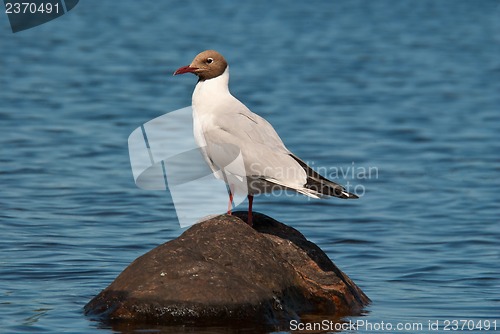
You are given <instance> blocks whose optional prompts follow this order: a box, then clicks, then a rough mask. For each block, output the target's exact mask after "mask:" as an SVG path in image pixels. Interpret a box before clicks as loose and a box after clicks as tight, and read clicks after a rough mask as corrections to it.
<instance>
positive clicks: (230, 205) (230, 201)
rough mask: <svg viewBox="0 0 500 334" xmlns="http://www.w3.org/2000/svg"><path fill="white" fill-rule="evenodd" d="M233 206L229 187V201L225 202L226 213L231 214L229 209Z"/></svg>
mask: <svg viewBox="0 0 500 334" xmlns="http://www.w3.org/2000/svg"><path fill="white" fill-rule="evenodd" d="M232 208H233V192H232V191H231V187H229V203H228V204H227V214H228V215H231V209H232Z"/></svg>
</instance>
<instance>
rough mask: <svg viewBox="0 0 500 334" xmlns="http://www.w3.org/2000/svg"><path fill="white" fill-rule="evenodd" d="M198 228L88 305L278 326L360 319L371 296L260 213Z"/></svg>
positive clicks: (162, 319) (119, 312)
mask: <svg viewBox="0 0 500 334" xmlns="http://www.w3.org/2000/svg"><path fill="white" fill-rule="evenodd" d="M253 219H254V226H253V227H250V226H248V225H247V224H246V223H245V222H244V221H246V213H242V212H236V213H234V215H233V216H229V215H221V216H218V217H215V218H212V219H210V220H207V221H205V222H202V223H199V224H196V225H194V226H192V227H191V228H189V229H188V230H187V231H185V232H184V233H183V234H182V235H180V236H179V237H178V238H176V239H174V240H172V241H169V242H166V243H164V244H162V245H160V246H158V247H156V248H155V249H153V250H151V251H150V252H148V253H146V254H144V255H143V256H141V257H139V258H137V259H136V260H135V261H134V262H133V263H132V264H130V265H129V266H128V267H127V268H126V269H125V270H124V271H123V272H122V273H121V274H120V275H119V276H118V277H117V278H116V279H115V280H114V281H113V283H111V284H110V285H109V286H108V287H107V288H106V289H104V290H103V291H102V292H101V293H99V294H98V295H97V296H96V297H95V298H94V299H92V300H91V301H90V302H89V303H88V304H87V305H86V306H85V313H86V314H87V315H90V316H93V317H97V318H98V319H100V320H101V321H106V322H129V323H131V322H137V323H152V324H168V325H174V324H196V325H202V324H208V325H214V324H225V325H227V324H229V323H245V322H248V323H259V324H267V325H279V324H282V323H285V322H288V321H289V320H291V319H299V317H300V316H301V315H303V314H317V315H321V314H324V315H328V316H329V317H330V318H332V317H335V318H337V317H341V316H345V315H355V314H359V313H360V312H361V311H362V309H363V306H364V305H366V304H368V303H369V299H368V297H367V296H366V295H365V294H364V293H363V292H362V291H361V290H360V289H359V288H358V287H357V286H356V285H355V284H354V283H353V282H352V281H351V280H350V278H349V277H348V276H347V275H345V274H344V273H342V271H340V269H338V268H337V267H336V266H335V265H334V264H333V262H332V261H330V259H329V258H328V257H327V256H326V254H325V253H324V252H323V251H322V250H321V249H320V248H319V247H318V246H316V245H315V244H314V243H312V242H310V241H308V240H306V238H305V237H304V236H303V235H302V234H301V233H300V232H298V231H297V230H295V229H293V228H291V227H289V226H287V225H285V224H282V223H280V222H278V221H276V220H274V219H272V218H270V217H268V216H265V215H263V214H259V213H254V218H253Z"/></svg>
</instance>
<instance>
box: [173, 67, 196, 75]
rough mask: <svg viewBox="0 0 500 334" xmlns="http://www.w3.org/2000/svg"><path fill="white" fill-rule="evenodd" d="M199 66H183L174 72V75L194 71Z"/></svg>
mask: <svg viewBox="0 0 500 334" xmlns="http://www.w3.org/2000/svg"><path fill="white" fill-rule="evenodd" d="M197 69H198V68H196V67H191V66H189V65H188V66H183V67H181V68H179V69H178V70H177V71H175V72H174V75H178V74H184V73H194V72H195V71H196V70H197Z"/></svg>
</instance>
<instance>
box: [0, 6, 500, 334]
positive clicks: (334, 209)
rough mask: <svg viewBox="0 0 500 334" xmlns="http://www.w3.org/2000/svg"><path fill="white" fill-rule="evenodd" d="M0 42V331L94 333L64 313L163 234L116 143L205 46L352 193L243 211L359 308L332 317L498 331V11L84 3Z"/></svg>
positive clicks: (235, 85) (2, 25) (168, 217)
mask: <svg viewBox="0 0 500 334" xmlns="http://www.w3.org/2000/svg"><path fill="white" fill-rule="evenodd" d="M0 34H1V36H0V120H1V122H0V147H1V149H0V152H1V153H0V182H1V190H0V194H1V195H0V231H1V237H0V332H2V333H28V332H30V333H60V332H70V333H110V332H113V330H112V329H111V328H109V327H106V326H105V325H101V324H99V323H98V322H93V321H90V320H89V319H88V318H86V317H85V316H84V315H83V310H82V308H83V306H84V305H85V304H86V303H87V302H88V301H89V300H90V299H91V298H92V297H93V296H95V295H96V294H97V293H99V292H100V291H101V290H102V289H104V288H105V287H106V286H107V285H108V284H109V283H110V282H111V281H112V280H113V279H114V278H115V277H116V276H117V275H118V274H119V273H120V272H121V271H122V270H123V269H124V268H125V267H126V266H127V265H128V264H129V263H130V262H131V261H133V260H134V259H135V258H137V257H138V256H140V255H142V254H144V253H145V252H146V251H148V250H150V249H152V248H153V247H155V246H157V245H159V244H161V243H163V242H165V241H168V240H171V239H172V238H175V237H176V236H178V235H179V234H180V233H182V232H183V230H182V229H180V227H179V225H178V222H177V220H176V216H175V211H174V208H173V204H172V200H171V198H170V195H169V193H168V192H161V191H158V192H155V191H145V190H141V189H139V188H137V187H136V186H135V184H134V181H133V178H132V173H131V169H130V164H129V160H128V159H129V157H128V148H127V138H128V135H129V134H130V133H131V132H132V131H133V130H134V129H135V128H137V127H138V126H140V125H141V124H143V123H145V122H147V121H149V120H151V119H153V118H155V117H158V116H160V115H162V114H164V113H166V112H169V111H172V110H175V109H179V108H182V107H185V106H187V105H188V104H189V103H190V98H191V93H192V89H193V87H194V84H195V81H196V80H195V77H193V76H191V75H189V76H188V75H186V76H183V77H172V76H171V74H172V72H173V71H174V70H175V69H177V68H178V67H180V66H183V65H186V64H188V63H189V62H190V61H191V59H192V58H193V57H194V56H195V55H196V54H197V53H198V52H199V51H202V50H204V49H208V48H213V49H216V50H219V51H220V52H221V53H222V54H224V55H225V56H226V58H227V59H228V61H229V62H230V64H231V87H232V91H233V93H234V95H236V96H237V97H239V98H240V99H241V100H242V101H243V102H244V103H246V104H247V106H249V107H250V108H251V109H252V110H253V111H255V112H257V113H259V114H260V115H262V116H264V117H266V118H267V119H268V120H269V121H270V122H271V123H272V124H273V125H274V127H275V128H276V129H277V131H278V133H279V134H280V135H281V136H282V138H283V140H284V142H285V143H286V144H287V146H288V147H289V148H290V149H291V150H292V151H293V152H294V153H296V154H297V155H299V156H300V157H302V158H303V159H304V160H307V161H308V162H309V163H310V164H312V165H314V167H316V168H318V169H321V168H323V170H326V171H327V172H328V173H330V174H334V173H335V172H336V171H338V172H339V173H338V174H340V175H339V176H340V179H339V180H338V181H339V182H341V183H343V184H347V183H348V182H349V184H350V185H351V186H357V188H356V189H357V191H360V192H363V193H364V194H363V196H362V197H361V198H360V199H359V200H357V201H348V202H346V201H341V200H338V199H331V200H323V201H320V200H308V199H307V198H304V197H299V196H281V197H272V196H263V197H259V198H257V199H256V201H255V210H256V211H260V212H263V213H266V214H268V215H270V216H272V217H274V218H276V219H278V220H280V221H282V222H285V223H287V224H289V225H291V226H293V227H295V228H297V229H299V230H300V231H301V232H302V233H304V234H305V235H306V237H307V238H309V239H310V240H312V241H314V242H316V243H317V244H318V245H319V246H320V247H321V248H322V249H323V250H325V252H327V254H328V255H329V257H330V258H331V259H332V260H333V261H334V262H335V263H336V264H337V265H338V266H339V267H340V268H341V269H342V270H343V271H345V272H346V273H347V274H348V275H349V276H350V277H351V278H352V279H353V280H354V281H355V282H356V283H357V284H358V285H359V286H360V287H361V288H362V289H363V290H364V291H365V292H366V294H367V295H368V296H369V297H370V298H371V299H372V300H373V303H372V304H371V305H370V306H369V307H368V308H367V312H366V314H365V315H364V316H363V317H361V318H356V317H353V318H350V319H346V320H352V321H356V320H359V319H362V320H365V321H367V322H371V323H373V324H377V323H380V322H382V321H384V322H385V323H393V324H396V323H398V322H411V323H422V324H424V326H427V324H428V322H429V321H435V320H439V321H441V322H442V323H441V325H442V324H443V323H444V321H445V320H447V319H449V320H453V319H470V320H472V321H474V322H475V323H477V322H478V321H480V320H481V321H484V320H490V321H493V320H495V319H496V320H497V330H500V222H499V216H500V209H499V208H500V205H499V203H500V195H499V191H498V190H499V188H500V173H499V172H500V155H499V152H500V1H486V0H484V1H455V0H443V1H391V2H389V1H376V2H375V1H347V0H345V1H303V2H298V1H293V2H292V1H274V2H268V1H247V2H241V3H236V2H234V1H233V2H231V1H197V2H188V1H156V2H153V1H149V2H143V1H97V0H86V1H81V2H80V3H79V4H78V6H77V7H75V8H74V9H73V10H72V11H71V12H70V13H69V14H66V15H64V16H62V17H61V18H59V19H57V20H54V21H51V22H49V23H47V24H44V25H42V26H39V27H36V28H33V29H31V30H27V31H24V32H20V33H17V34H12V33H11V32H10V27H9V24H8V20H7V16H6V15H4V14H3V13H0ZM370 168H371V169H370ZM369 170H370V171H371V174H368V171H369ZM352 171H354V172H355V174H354V175H353V174H352ZM363 171H364V172H365V173H364V174H363ZM341 172H344V173H345V174H348V175H346V178H344V177H342V173H341ZM241 207H242V208H245V203H243V204H242V206H241ZM424 328H426V327H424ZM143 329H145V330H146V329H148V327H145V328H143ZM164 330H167V329H164ZM190 330H192V332H201V329H190V328H177V329H175V331H174V332H181V331H186V332H187V331H190ZM121 331H122V332H127V329H116V328H115V331H114V332H121ZM372 331H373V330H372ZM372 331H370V330H369V329H366V328H359V329H358V330H357V332H372ZM211 332H212V333H213V332H229V331H225V330H224V329H218V330H215V329H212V331H211ZM250 332H251V331H250ZM414 332H415V331H414ZM483 332H484V331H483Z"/></svg>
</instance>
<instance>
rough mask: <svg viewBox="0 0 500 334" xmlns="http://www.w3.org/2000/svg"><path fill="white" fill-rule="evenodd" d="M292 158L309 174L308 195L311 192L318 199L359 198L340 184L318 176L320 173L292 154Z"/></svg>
mask: <svg viewBox="0 0 500 334" xmlns="http://www.w3.org/2000/svg"><path fill="white" fill-rule="evenodd" d="M290 156H291V157H292V158H294V159H295V161H297V162H298V163H299V165H300V166H301V167H302V168H303V169H304V171H305V172H306V174H307V182H306V184H305V185H304V187H305V188H306V189H307V190H308V191H307V192H308V193H309V192H310V193H312V194H313V195H315V196H316V197H325V196H334V197H339V198H344V199H351V198H352V199H355V198H359V197H358V196H357V195H355V194H352V193H350V192H348V191H347V190H346V189H345V188H344V187H342V186H341V185H340V184H338V183H335V182H333V181H330V180H328V179H327V178H326V177H323V176H321V175H320V174H318V172H316V171H315V170H314V169H312V168H311V167H309V166H308V165H307V164H306V163H305V162H304V161H302V160H300V159H299V158H298V157H296V156H295V155H293V154H290ZM313 197H314V196H313Z"/></svg>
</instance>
